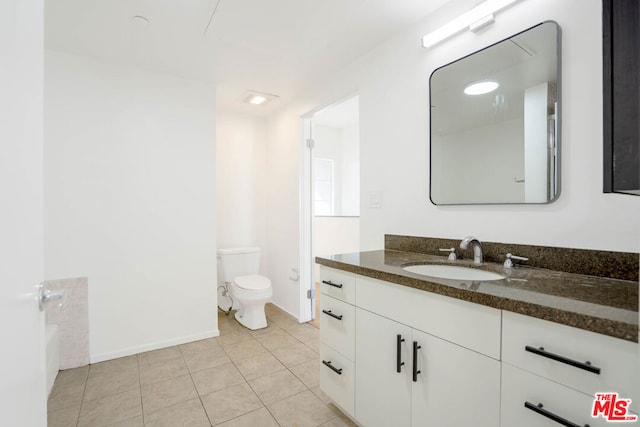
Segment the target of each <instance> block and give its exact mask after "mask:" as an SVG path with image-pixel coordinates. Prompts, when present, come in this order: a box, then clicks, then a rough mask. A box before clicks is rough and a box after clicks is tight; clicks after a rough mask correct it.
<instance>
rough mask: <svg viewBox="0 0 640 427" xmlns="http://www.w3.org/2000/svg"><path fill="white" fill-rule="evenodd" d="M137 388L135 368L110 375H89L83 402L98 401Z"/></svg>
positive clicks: (136, 371)
mask: <svg viewBox="0 0 640 427" xmlns="http://www.w3.org/2000/svg"><path fill="white" fill-rule="evenodd" d="M89 373H91V372H89ZM138 388H140V379H139V376H138V368H137V366H136V367H135V368H131V369H127V370H125V371H120V372H114V373H111V374H104V375H95V376H91V375H90V376H89V379H88V380H87V389H86V390H85V392H84V400H85V401H87V400H95V399H100V398H103V397H107V396H111V395H113V394H117V393H122V392H124V391H129V390H133V389H138Z"/></svg>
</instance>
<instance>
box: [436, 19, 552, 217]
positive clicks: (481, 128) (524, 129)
mask: <svg viewBox="0 0 640 427" xmlns="http://www.w3.org/2000/svg"><path fill="white" fill-rule="evenodd" d="M560 46H561V43H560V28H559V26H558V24H557V23H555V22H551V21H548V22H543V23H541V24H539V25H536V26H534V27H532V28H529V29H527V30H525V31H523V32H521V33H518V34H516V35H514V36H512V37H510V38H508V39H506V40H503V41H501V42H499V43H496V44H493V45H491V46H489V47H487V48H485V49H482V50H480V51H478V52H475V53H473V54H471V55H468V56H466V57H464V58H461V59H459V60H457V61H454V62H452V63H450V64H447V65H445V66H443V67H440V68H438V69H436V70H435V71H434V72H433V73H432V74H431V78H430V80H429V88H430V104H431V168H430V177H431V180H430V198H431V201H432V202H433V203H434V204H436V205H459V204H507V203H549V202H552V201H554V200H555V199H557V197H558V195H559V192H560V173H559V166H560V161H559V147H560V132H559V130H560V116H559V113H560Z"/></svg>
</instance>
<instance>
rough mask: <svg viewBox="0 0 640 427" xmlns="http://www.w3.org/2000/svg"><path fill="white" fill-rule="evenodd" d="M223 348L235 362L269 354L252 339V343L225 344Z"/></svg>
mask: <svg viewBox="0 0 640 427" xmlns="http://www.w3.org/2000/svg"><path fill="white" fill-rule="evenodd" d="M223 347H224V351H226V352H227V355H228V356H229V357H230V358H231V360H232V361H233V362H237V361H239V360H243V359H248V358H250V357H253V356H257V355H259V354H264V353H267V349H266V348H264V347H263V346H262V344H260V343H259V342H258V341H256V340H254V339H252V340H251V341H245V342H240V343H237V344H231V345H224V344H223Z"/></svg>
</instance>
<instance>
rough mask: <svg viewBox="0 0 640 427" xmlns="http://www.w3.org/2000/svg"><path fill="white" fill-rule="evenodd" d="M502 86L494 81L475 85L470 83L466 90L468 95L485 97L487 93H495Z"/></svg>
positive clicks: (483, 81)
mask: <svg viewBox="0 0 640 427" xmlns="http://www.w3.org/2000/svg"><path fill="white" fill-rule="evenodd" d="M499 87H500V84H499V83H498V82H496V81H494V80H481V81H477V82H473V83H469V84H468V85H466V86H465V88H464V93H465V94H466V95H472V96H473V95H484V94H485V93H489V92H493V91H494V90H496V89H498V88H499Z"/></svg>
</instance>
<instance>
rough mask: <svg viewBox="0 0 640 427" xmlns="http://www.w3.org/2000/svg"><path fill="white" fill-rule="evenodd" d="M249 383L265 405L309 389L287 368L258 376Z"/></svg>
mask: <svg viewBox="0 0 640 427" xmlns="http://www.w3.org/2000/svg"><path fill="white" fill-rule="evenodd" d="M249 385H250V386H251V388H252V389H253V391H254V392H255V393H256V394H257V395H258V397H259V398H260V400H262V403H264V404H265V405H268V404H269V403H273V402H277V401H278V400H282V399H284V398H286V397H290V396H294V395H296V394H298V393H301V392H303V391H305V390H307V387H306V386H305V385H304V384H302V382H300V380H298V378H296V376H295V375H293V374H292V373H291V372H289V371H288V370H286V369H285V370H284V371H279V372H276V373H273V374H269V375H265V376H262V377H260V378H256V379H255V380H253V381H250V382H249Z"/></svg>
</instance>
